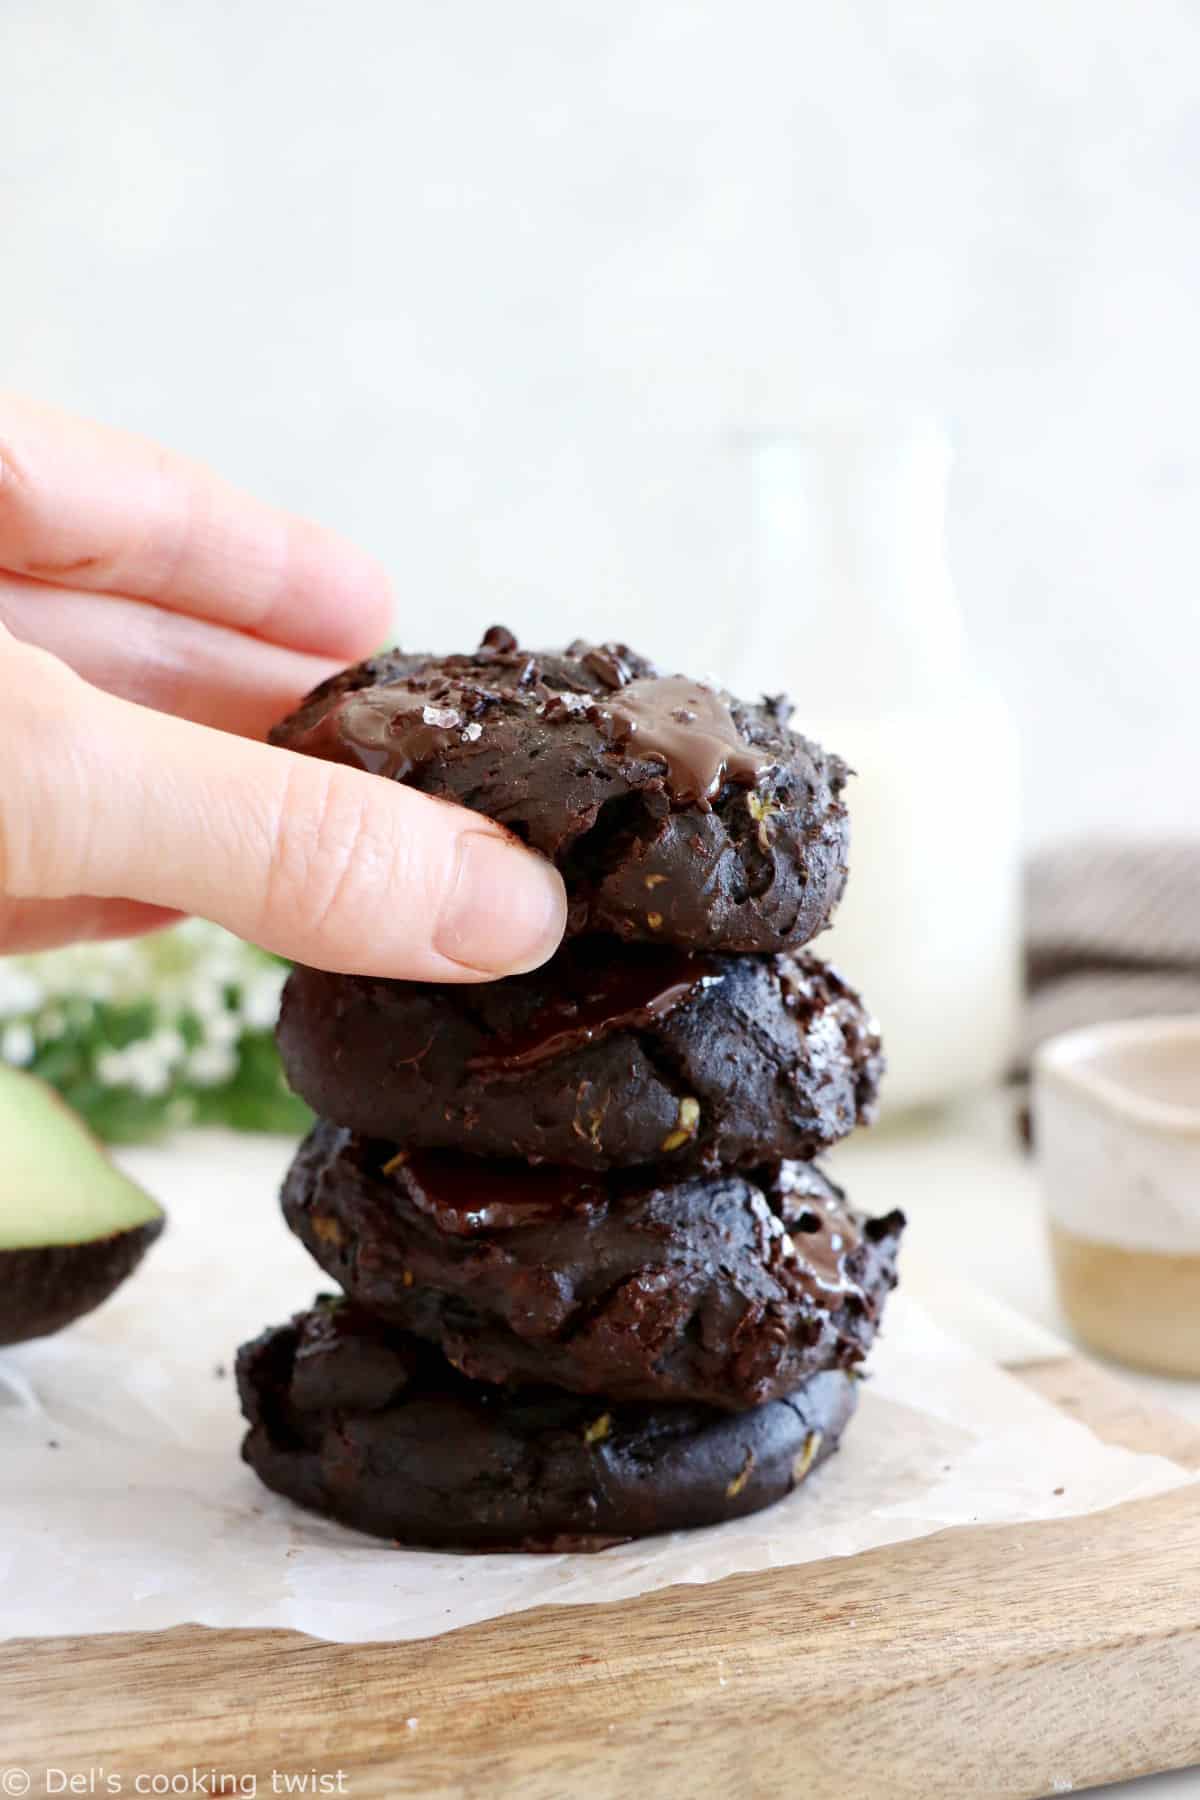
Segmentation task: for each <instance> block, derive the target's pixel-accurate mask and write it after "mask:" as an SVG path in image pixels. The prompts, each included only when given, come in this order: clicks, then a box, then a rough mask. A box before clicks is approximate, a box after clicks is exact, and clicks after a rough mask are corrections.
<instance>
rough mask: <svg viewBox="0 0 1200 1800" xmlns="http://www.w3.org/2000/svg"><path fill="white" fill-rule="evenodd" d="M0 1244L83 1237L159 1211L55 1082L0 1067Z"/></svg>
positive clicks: (128, 1225)
mask: <svg viewBox="0 0 1200 1800" xmlns="http://www.w3.org/2000/svg"><path fill="white" fill-rule="evenodd" d="M0 1144H3V1146H4V1158H3V1166H2V1169H0V1251H4V1250H38V1249H42V1248H44V1247H45V1246H46V1245H47V1244H84V1243H87V1242H88V1241H89V1240H91V1239H93V1238H109V1237H112V1236H114V1235H115V1234H116V1233H117V1232H121V1231H132V1230H133V1229H134V1228H135V1227H137V1226H139V1225H146V1224H148V1223H149V1222H150V1221H151V1220H158V1219H161V1218H162V1208H161V1207H160V1206H159V1205H158V1203H157V1201H155V1200H152V1199H151V1198H150V1196H149V1194H147V1193H144V1192H143V1190H142V1189H141V1188H140V1187H137V1186H135V1184H134V1183H133V1182H132V1181H130V1180H129V1178H128V1176H126V1175H122V1173H121V1171H120V1170H119V1169H118V1168H117V1167H116V1166H115V1164H113V1163H112V1162H110V1161H109V1159H108V1156H107V1155H106V1154H105V1152H104V1151H103V1150H102V1149H101V1147H100V1145H99V1143H98V1142H97V1141H96V1139H95V1138H94V1137H93V1136H92V1135H91V1133H90V1132H89V1131H88V1129H87V1127H86V1125H84V1124H83V1122H82V1121H81V1120H80V1119H79V1117H78V1115H77V1114H75V1113H73V1112H72V1111H71V1109H70V1107H69V1106H67V1105H66V1104H65V1102H64V1101H62V1100H60V1099H59V1097H58V1095H57V1094H56V1093H55V1091H54V1089H53V1088H51V1087H47V1086H46V1084H45V1082H42V1081H38V1080H37V1079H36V1077H34V1076H32V1075H24V1074H22V1073H21V1071H20V1070H19V1069H4V1068H0Z"/></svg>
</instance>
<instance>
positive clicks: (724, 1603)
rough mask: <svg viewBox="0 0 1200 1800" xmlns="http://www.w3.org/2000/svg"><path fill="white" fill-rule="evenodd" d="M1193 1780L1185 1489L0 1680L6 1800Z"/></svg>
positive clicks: (82, 1645)
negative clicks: (492, 1614)
mask: <svg viewBox="0 0 1200 1800" xmlns="http://www.w3.org/2000/svg"><path fill="white" fill-rule="evenodd" d="M1020 1374H1021V1376H1022V1378H1023V1379H1024V1380H1026V1381H1027V1382H1029V1383H1030V1384H1031V1385H1032V1386H1034V1387H1036V1388H1037V1389H1038V1390H1039V1391H1040V1392H1041V1393H1042V1394H1043V1395H1045V1396H1046V1397H1047V1398H1048V1399H1050V1400H1052V1401H1053V1402H1054V1404H1055V1405H1057V1406H1059V1407H1061V1408H1063V1409H1064V1410H1066V1411H1069V1412H1071V1413H1073V1414H1074V1415H1076V1416H1077V1417H1080V1418H1082V1419H1083V1420H1084V1421H1085V1422H1086V1423H1087V1424H1088V1425H1089V1426H1090V1427H1091V1428H1092V1429H1093V1430H1094V1431H1095V1432H1096V1433H1097V1434H1098V1435H1099V1436H1101V1437H1103V1438H1105V1439H1106V1440H1108V1441H1110V1442H1113V1443H1118V1444H1123V1445H1126V1446H1127V1447H1129V1448H1133V1449H1139V1450H1155V1451H1159V1452H1161V1453H1162V1454H1164V1455H1167V1456H1170V1457H1173V1458H1175V1459H1176V1460H1177V1461H1179V1462H1181V1463H1183V1464H1185V1465H1186V1466H1188V1467H1189V1468H1200V1429H1197V1428H1195V1427H1193V1426H1192V1425H1190V1424H1188V1423H1187V1422H1185V1421H1182V1420H1178V1419H1175V1418H1172V1417H1171V1416H1170V1415H1168V1414H1163V1413H1159V1412H1155V1411H1152V1410H1151V1409H1149V1408H1146V1407H1144V1406H1143V1405H1141V1403H1140V1402H1139V1401H1138V1400H1137V1398H1136V1397H1134V1396H1131V1395H1130V1394H1129V1393H1128V1391H1127V1390H1126V1389H1124V1388H1123V1387H1122V1386H1121V1385H1120V1384H1119V1383H1118V1382H1117V1381H1115V1380H1113V1378H1112V1377H1110V1376H1108V1375H1105V1374H1103V1373H1102V1372H1101V1371H1099V1370H1098V1369H1096V1368H1094V1367H1092V1366H1091V1365H1089V1364H1087V1363H1085V1362H1083V1361H1082V1360H1080V1359H1077V1358H1074V1357H1064V1358H1061V1359H1058V1360H1055V1361H1052V1362H1047V1363H1043V1364H1039V1365H1036V1366H1035V1367H1033V1368H1027V1369H1023V1370H1021V1371H1020ZM2 1548H3V1547H2V1546H0V1550H2ZM1196 1761H1200V1495H1198V1494H1197V1492H1196V1491H1195V1490H1191V1491H1189V1490H1188V1489H1184V1490H1182V1491H1178V1492H1175V1493H1170V1494H1165V1495H1162V1496H1160V1497H1158V1498H1156V1499H1152V1500H1146V1501H1137V1502H1131V1503H1130V1504H1128V1505H1125V1506H1119V1507H1115V1508H1113V1509H1112V1510H1110V1511H1108V1512H1105V1513H1098V1514H1093V1515H1092V1516H1090V1517H1087V1518H1083V1519H1065V1520H1062V1521H1055V1522H1053V1523H1049V1524H1037V1525H1022V1526H988V1527H976V1528H971V1527H967V1528H962V1529H957V1530H954V1531H947V1532H943V1533H940V1534H939V1535H937V1536H935V1537H927V1538H922V1539H919V1540H917V1541H916V1542H915V1543H908V1544H901V1545H898V1546H890V1547H887V1548H884V1549H880V1550H874V1551H870V1552H868V1553H866V1554H864V1555H861V1556H854V1557H849V1558H842V1559H834V1560H830V1561H827V1562H821V1563H809V1564H807V1565H806V1566H803V1567H798V1568H791V1569H776V1570H770V1571H766V1572H763V1573H760V1574H755V1575H738V1576H733V1577H731V1578H730V1579H729V1580H726V1581H723V1582H719V1583H715V1584H714V1585H712V1586H709V1587H703V1588H698V1587H678V1588H672V1589H668V1590H666V1591H665V1592H660V1593H657V1594H650V1595H646V1596H644V1597H643V1598H641V1599H638V1600H629V1601H623V1602H621V1603H619V1604H613V1605H611V1606H571V1607H556V1608H543V1609H540V1610H538V1611H536V1612H529V1613H523V1614H520V1615H517V1616H515V1617H510V1618H506V1619H497V1620H492V1621H490V1622H488V1623H485V1624H481V1625H475V1626H472V1627H469V1628H468V1629H465V1630H462V1631H457V1632H453V1633H450V1634H449V1635H447V1636H445V1637H441V1638H438V1639H434V1640H430V1641H425V1642H419V1643H408V1644H395V1645H366V1646H361V1647H346V1646H339V1645H329V1644H320V1643H316V1642H314V1641H312V1640H311V1639H308V1638H304V1637H300V1636H297V1635H295V1634H292V1633H286V1632H271V1633H264V1632H227V1631H207V1630H201V1629H198V1628H193V1627H188V1628H186V1629H181V1630H177V1631H169V1632H160V1633H154V1634H143V1635H135V1634H126V1635H120V1636H105V1637H90V1638H53V1639H42V1640H27V1641H24V1642H21V1643H14V1644H9V1645H7V1646H5V1647H4V1649H3V1652H2V1653H0V1764H7V1765H8V1766H9V1769H10V1770H11V1769H12V1768H13V1767H17V1768H23V1769H27V1770H29V1771H30V1772H31V1785H30V1787H29V1788H28V1790H24V1789H22V1788H21V1787H20V1785H19V1783H18V1785H17V1786H15V1787H14V1786H11V1785H10V1784H9V1783H7V1782H6V1781H5V1778H4V1775H3V1774H2V1773H0V1794H8V1793H17V1794H19V1793H21V1792H24V1791H28V1792H29V1793H31V1794H40V1793H43V1792H51V1791H58V1792H64V1791H65V1792H71V1791H74V1792H85V1793H87V1792H94V1793H100V1794H103V1793H110V1792H122V1793H134V1792H137V1791H139V1790H138V1789H137V1787H136V1786H135V1781H136V1777H137V1776H139V1775H141V1776H143V1777H148V1778H150V1779H151V1780H152V1778H153V1777H154V1776H155V1775H159V1776H162V1777H171V1776H177V1777H179V1778H180V1779H182V1780H183V1781H185V1782H190V1783H191V1785H190V1786H186V1787H182V1788H181V1787H180V1786H179V1785H178V1781H177V1783H176V1786H175V1789H174V1791H175V1792H187V1793H201V1794H206V1793H207V1794H212V1793H221V1792H225V1793H238V1792H243V1793H245V1792H250V1791H253V1790H252V1789H251V1786H250V1779H251V1778H254V1781H255V1783H256V1788H257V1792H258V1793H259V1794H270V1793H272V1792H273V1791H285V1790H284V1788H283V1787H282V1785H281V1783H282V1776H283V1774H284V1773H286V1774H287V1775H289V1776H290V1777H292V1778H293V1779H294V1778H296V1777H299V1776H309V1775H311V1772H314V1771H315V1773H316V1774H317V1775H320V1776H324V1777H325V1778H326V1786H325V1787H324V1789H322V1788H321V1786H320V1785H319V1783H315V1782H313V1781H312V1780H311V1779H310V1781H309V1785H308V1786H307V1788H304V1789H299V1788H295V1787H293V1789H292V1791H307V1792H309V1793H312V1792H322V1791H324V1792H326V1793H329V1792H334V1793H336V1792H339V1791H340V1792H342V1793H346V1794H350V1795H352V1796H353V1797H354V1800H390V1797H391V1796H393V1795H404V1794H413V1795H421V1796H466V1795H472V1796H473V1795H488V1796H491V1795H512V1796H516V1795H520V1796H521V1800H562V1797H564V1796H570V1797H572V1800H573V1797H574V1796H577V1795H578V1796H586V1800H607V1797H609V1796H611V1797H612V1800H617V1797H618V1796H619V1797H620V1800H626V1797H629V1796H638V1797H639V1800H640V1797H641V1796H653V1797H654V1800H681V1797H682V1796H689V1797H694V1800H710V1797H711V1800H729V1797H730V1796H735V1795H738V1796H740V1795H747V1794H748V1795H803V1796H805V1797H806V1800H809V1797H812V1800H826V1796H828V1797H829V1800H860V1797H861V1800H908V1797H909V1796H912V1797H913V1800H918V1797H919V1800H940V1797H942V1796H945V1797H946V1800H965V1797H968V1796H970V1797H972V1800H974V1797H989V1796H1006V1797H1007V1796H1035V1795H1037V1796H1040V1795H1045V1794H1050V1793H1061V1792H1065V1791H1068V1789H1069V1788H1070V1787H1075V1788H1079V1787H1084V1786H1086V1785H1088V1784H1090V1783H1096V1782H1105V1781H1115V1780H1118V1779H1120V1778H1121V1777H1125V1776H1134V1775H1142V1774H1146V1773H1149V1772H1151V1771H1153V1770H1158V1769H1166V1768H1178V1767H1181V1766H1185V1765H1187V1764H1189V1763H1192V1762H1196ZM48 1767H49V1768H53V1769H55V1770H58V1771H64V1772H65V1773H66V1774H67V1775H74V1776H77V1777H83V1778H85V1779H87V1780H89V1781H90V1783H91V1785H90V1787H88V1786H76V1787H75V1788H74V1789H73V1790H72V1789H70V1788H66V1787H64V1786H62V1785H61V1784H60V1778H59V1777H58V1776H57V1775H55V1776H53V1777H51V1779H50V1781H49V1782H47V1780H46V1777H45V1773H44V1772H45V1770H46V1769H47V1768H48ZM193 1770H194V1771H195V1772H196V1773H195V1775H194V1776H193V1774H192V1771H193ZM213 1771H215V1772H216V1778H214V1776H213V1773H212V1772H213ZM273 1771H278V1772H279V1774H278V1776H277V1778H276V1785H275V1787H274V1789H273V1786H272V1772H273ZM339 1771H340V1786H339V1785H338V1776H339ZM222 1774H224V1775H225V1776H226V1777H227V1778H228V1779H227V1780H226V1782H225V1784H224V1786H223V1787H222V1785H221V1784H220V1780H219V1777H220V1776H221V1775H222ZM109 1777H111V1778H112V1780H113V1781H116V1782H118V1783H119V1784H120V1785H119V1786H117V1787H115V1788H114V1787H113V1786H111V1785H108V1786H106V1785H105V1783H106V1781H107V1780H108V1778H109ZM238 1782H240V1783H241V1785H240V1786H238V1785H236V1783H238ZM140 1791H142V1792H153V1791H154V1789H153V1788H152V1787H151V1786H149V1784H148V1782H147V1781H143V1785H142V1788H141V1790H140ZM158 1791H160V1792H161V1791H163V1790H162V1788H161V1785H160V1788H159V1790H158ZM168 1791H170V1790H168Z"/></svg>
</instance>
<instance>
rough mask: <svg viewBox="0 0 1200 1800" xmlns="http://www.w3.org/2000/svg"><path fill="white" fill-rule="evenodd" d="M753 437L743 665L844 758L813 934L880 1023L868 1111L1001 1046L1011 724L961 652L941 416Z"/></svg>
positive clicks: (1008, 1015)
mask: <svg viewBox="0 0 1200 1800" xmlns="http://www.w3.org/2000/svg"><path fill="white" fill-rule="evenodd" d="M751 455H752V459H753V474H754V490H755V505H756V516H757V538H758V552H759V559H758V560H759V571H760V583H761V586H760V595H759V599H760V612H759V616H758V620H757V626H756V627H752V628H751V631H750V633H749V641H750V642H751V643H754V644H755V645H756V661H757V663H758V666H757V668H756V670H755V673H756V674H757V675H758V676H759V679H760V681H762V680H765V681H766V683H767V685H768V686H769V687H772V688H775V689H778V688H782V689H784V690H785V691H786V692H788V693H790V694H791V696H792V697H793V699H794V700H795V702H796V712H795V716H794V720H793V723H794V724H795V725H796V726H797V727H798V728H799V729H800V730H801V731H804V732H806V733H808V734H809V735H811V736H813V737H816V738H817V739H819V740H820V741H821V742H822V743H823V744H825V745H826V747H827V748H829V749H832V750H836V751H837V752H838V753H839V754H840V755H841V756H843V757H844V758H845V759H846V761H847V762H848V763H849V764H850V766H851V767H852V768H853V769H854V770H855V771H856V774H855V778H854V779H853V780H852V781H851V782H850V785H849V790H848V794H847V798H848V802H849V806H850V817H851V847H850V881H849V885H848V887H847V890H846V897H845V899H844V900H843V901H842V904H841V907H840V909H839V911H838V913H837V916H836V919H835V922H834V925H833V928H832V930H830V931H828V932H826V933H824V934H823V935H822V936H821V937H819V938H818V939H817V941H816V943H815V944H814V945H813V946H812V947H813V949H814V950H815V951H816V952H817V953H818V954H819V955H821V956H823V957H826V958H827V959H829V960H830V961H833V962H836V963H837V964H838V966H839V967H840V968H841V969H842V970H843V972H844V973H845V974H846V976H847V977H848V978H849V980H850V981H851V982H853V984H854V985H855V986H856V987H858V988H860V989H861V991H862V993H863V995H864V997H865V999H866V1001H867V1003H868V1005H869V1006H870V1007H871V1008H872V1010H873V1011H874V1012H875V1014H876V1016H877V1017H878V1019H879V1021H880V1025H881V1027H882V1030H883V1034H884V1041H885V1044H886V1047H887V1052H888V1063H889V1073H888V1077H887V1080H886V1082H885V1084H884V1102H883V1110H884V1114H885V1116H886V1115H887V1114H889V1113H895V1112H898V1111H901V1110H903V1109H906V1108H911V1107H916V1106H924V1105H929V1104H933V1103H937V1102H940V1101H943V1100H946V1099H949V1098H951V1097H952V1096H954V1095H955V1094H958V1093H961V1092H963V1091H966V1090H969V1089H971V1088H974V1087H979V1086H982V1085H983V1084H985V1083H986V1082H988V1081H991V1080H994V1079H996V1078H998V1077H999V1076H1001V1075H1002V1074H1003V1073H1004V1071H1005V1069H1006V1067H1007V1065H1008V1062H1009V1059H1010V1056H1011V1054H1012V1050H1013V1045H1014V1042H1015V1037H1016V1022H1017V1008H1018V1004H1019V999H1020V963H1019V951H1020V941H1019V787H1018V783H1019V757H1018V747H1017V741H1016V734H1015V730H1014V726H1013V722H1012V720H1011V718H1010V716H1009V714H1008V712H1007V710H1006V708H1005V706H1004V705H1003V703H1002V702H1001V700H1000V698H999V696H998V695H997V694H996V693H995V692H994V690H993V689H992V688H991V687H990V686H989V685H988V684H987V683H986V682H985V681H984V680H983V679H982V678H981V676H980V675H979V673H978V672H977V671H976V670H975V669H974V667H973V666H972V662H971V658H970V655H969V653H968V647H967V642H966V635H965V632H964V629H963V622H962V618H961V615H960V613H959V610H958V605H957V602H956V600H955V595H954V588H953V584H952V582H951V579H950V572H949V566H948V563H947V559H946V543H945V515H946V490H947V481H948V476H949V468H950V453H949V448H948V444H947V441H946V437H945V434H944V433H943V432H942V431H941V429H940V428H939V427H938V426H936V425H935V424H933V423H931V422H913V423H909V424H906V425H904V426H902V427H895V426H892V425H887V426H881V425H880V424H879V423H878V422H867V423H851V424H845V423H839V424H837V425H828V426H823V427H813V428H812V429H809V430H804V431H798V432H795V433H784V434H778V435H773V436H771V437H766V438H762V439H759V440H756V441H755V442H754V444H753V445H752V448H751ZM747 623H748V622H746V621H743V632H745V627H746V624H747ZM743 641H746V638H744V639H743ZM764 656H765V663H764Z"/></svg>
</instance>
